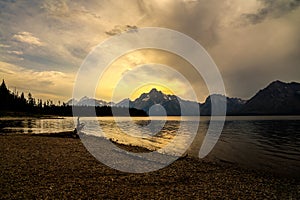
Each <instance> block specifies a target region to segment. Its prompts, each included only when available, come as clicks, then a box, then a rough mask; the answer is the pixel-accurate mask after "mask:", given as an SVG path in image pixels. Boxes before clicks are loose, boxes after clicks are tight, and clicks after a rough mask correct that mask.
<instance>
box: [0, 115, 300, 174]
mask: <svg viewBox="0 0 300 200" xmlns="http://www.w3.org/2000/svg"><path fill="white" fill-rule="evenodd" d="M80 122H82V123H84V124H85V128H84V130H83V132H84V133H86V134H89V135H95V136H99V137H105V138H109V139H112V140H115V141H117V142H119V143H123V144H131V145H136V146H142V147H146V148H148V149H151V150H156V151H158V152H160V153H162V154H170V155H179V154H181V153H182V152H184V151H185V150H186V148H187V147H188V150H187V153H188V154H189V156H194V157H197V156H198V153H199V148H200V146H201V145H202V142H203V138H204V137H205V134H206V131H207V128H208V125H209V123H210V118H209V117H201V118H200V120H199V118H197V117H184V118H182V119H181V118H180V117H167V118H163V117H155V118H153V119H152V121H150V120H149V118H146V117H134V118H132V120H131V119H130V118H126V117H123V118H118V122H116V121H115V120H114V118H112V117H98V118H96V119H95V118H88V117H86V118H81V119H80ZM299 122H300V116H251V117H248V116H237V117H235V116H228V117H226V121H225V125H224V128H223V131H222V134H221V136H220V138H219V141H218V142H217V144H216V146H215V147H214V149H213V151H212V152H211V153H210V154H209V155H208V156H207V157H206V158H205V159H208V160H212V161H216V162H230V163H237V164H239V165H242V166H246V167H249V168H253V169H261V170H266V171H271V172H275V173H279V174H283V175H287V176H300V175H299V174H300V123H299ZM99 126H100V127H101V129H99ZM198 126H199V128H198V129H197V127H198ZM74 127H75V126H74V121H73V118H72V117H66V118H55V119H36V118H0V133H6V134H41V133H58V132H65V131H73V130H74ZM195 128H196V129H195ZM195 130H196V131H197V136H196V137H195V138H194V142H193V143H192V145H190V142H191V140H192V139H193V138H192V137H191V132H193V131H195ZM174 138H177V139H176V145H168V144H169V143H170V142H171V141H173V140H174Z"/></svg>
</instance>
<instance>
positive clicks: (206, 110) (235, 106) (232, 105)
mask: <svg viewBox="0 0 300 200" xmlns="http://www.w3.org/2000/svg"><path fill="white" fill-rule="evenodd" d="M212 101H213V102H214V103H215V105H217V106H216V110H217V112H216V114H218V110H219V108H218V105H222V104H221V103H224V101H226V113H227V115H235V114H239V111H240V110H241V108H242V107H243V106H244V105H245V103H246V102H247V101H246V100H243V99H240V98H229V97H226V96H224V95H220V94H213V95H210V96H209V97H207V98H206V100H205V102H204V103H203V104H201V107H200V108H201V115H210V114H211V102H212ZM219 114H222V113H219Z"/></svg>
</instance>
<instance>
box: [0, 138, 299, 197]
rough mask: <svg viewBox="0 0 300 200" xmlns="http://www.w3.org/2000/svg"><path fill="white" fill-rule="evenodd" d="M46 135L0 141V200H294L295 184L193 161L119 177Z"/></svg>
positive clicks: (75, 146) (72, 144) (75, 145)
mask: <svg viewBox="0 0 300 200" xmlns="http://www.w3.org/2000/svg"><path fill="white" fill-rule="evenodd" d="M50 135H51V137H50ZM50 135H42V136H33V135H14V134H10V135H3V134H2V135H0V140H1V146H0V155H1V165H0V166H1V167H0V170H1V176H0V182H1V189H0V191H1V193H0V194H1V195H0V198H1V199H104V198H105V199H112V198H120V199H174V198H176V199H178V198H179V199H191V198H193V199H195V198H196V199H254V198H259V199H299V198H300V180H297V179H293V178H290V177H289V178H285V177H279V176H275V175H272V174H268V173H265V172H264V173H262V172H258V171H254V170H249V169H244V168H241V167H238V166H235V165H232V164H219V163H210V162H204V161H201V160H198V159H194V158H182V159H179V160H177V161H175V162H174V163H172V164H171V165H169V166H168V167H166V168H163V169H161V170H158V171H154V172H150V173H142V174H131V173H124V172H120V171H117V170H114V169H112V168H109V167H107V166H106V165H104V164H102V163H101V162H99V161H97V160H96V159H95V158H94V157H93V156H92V155H91V154H90V153H89V152H88V151H87V150H86V148H85V147H84V146H83V144H82V143H81V140H79V139H75V138H72V137H68V133H61V134H50ZM121 147H122V148H123V149H127V150H132V152H138V151H139V148H138V147H131V146H121Z"/></svg>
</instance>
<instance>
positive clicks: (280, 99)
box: [67, 81, 300, 116]
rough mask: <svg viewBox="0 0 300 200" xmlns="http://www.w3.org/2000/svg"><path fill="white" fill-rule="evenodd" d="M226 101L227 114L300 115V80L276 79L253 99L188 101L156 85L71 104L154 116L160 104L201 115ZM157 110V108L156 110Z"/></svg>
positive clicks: (215, 97)
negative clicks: (129, 95)
mask: <svg viewBox="0 0 300 200" xmlns="http://www.w3.org/2000/svg"><path fill="white" fill-rule="evenodd" d="M212 101H213V102H215V103H216V104H217V105H218V104H219V103H218V102H220V103H221V102H224V101H226V105H227V115H289V114H291V115H297V114H298V115H299V114H300V83H296V82H292V83H284V82H281V81H274V82H272V83H271V84H269V85H268V86H267V87H266V88H264V89H262V90H260V91H258V92H257V93H256V94H255V95H254V96H253V97H252V98H250V99H249V100H243V99H240V98H230V97H225V96H223V95H219V94H213V95H210V96H209V97H207V98H206V100H205V102H204V103H198V102H193V101H187V100H184V99H181V98H180V97H177V96H175V95H166V94H164V93H162V92H161V91H158V90H157V89H155V88H153V89H152V90H151V91H150V92H148V93H143V94H142V95H141V96H140V97H139V98H137V99H135V100H134V101H131V100H130V99H124V100H122V101H120V102H118V103H113V102H105V101H102V100H97V99H93V98H88V97H83V98H81V99H80V100H79V101H77V100H75V99H71V100H69V101H68V102H67V104H68V105H81V106H82V105H86V106H100V107H101V106H115V107H130V108H136V109H140V110H144V111H146V112H147V113H149V109H150V108H151V109H152V108H155V109H158V110H157V112H156V111H155V109H154V115H155V113H157V115H160V113H161V112H160V111H159V107H152V106H153V105H161V106H162V107H164V109H165V112H166V114H167V115H175V116H177V115H198V114H199V109H200V113H201V115H210V114H211V102H212ZM152 111H153V110H152ZM152 114H153V113H152Z"/></svg>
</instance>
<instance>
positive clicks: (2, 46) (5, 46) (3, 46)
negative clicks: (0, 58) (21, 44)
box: [0, 44, 10, 48]
mask: <svg viewBox="0 0 300 200" xmlns="http://www.w3.org/2000/svg"><path fill="white" fill-rule="evenodd" d="M0 47H1V48H9V47H10V46H9V45H6V44H0Z"/></svg>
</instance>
